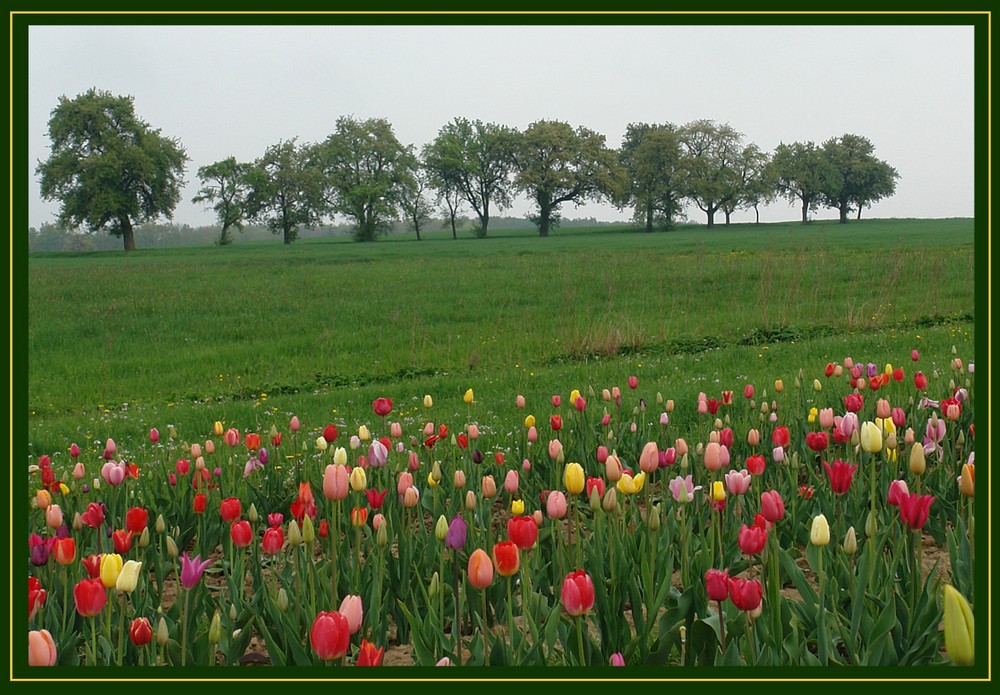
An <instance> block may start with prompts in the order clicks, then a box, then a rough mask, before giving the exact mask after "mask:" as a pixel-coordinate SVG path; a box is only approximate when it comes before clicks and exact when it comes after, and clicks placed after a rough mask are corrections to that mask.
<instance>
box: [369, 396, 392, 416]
mask: <svg viewBox="0 0 1000 695" xmlns="http://www.w3.org/2000/svg"><path fill="white" fill-rule="evenodd" d="M372 409H373V410H374V411H375V414H376V415H378V416H379V417H385V416H386V415H388V414H389V413H391V412H392V399H391V398H376V399H375V402H374V403H372Z"/></svg>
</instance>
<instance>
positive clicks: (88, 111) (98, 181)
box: [36, 89, 188, 251]
mask: <svg viewBox="0 0 1000 695" xmlns="http://www.w3.org/2000/svg"><path fill="white" fill-rule="evenodd" d="M49 138H50V140H51V141H52V154H51V156H50V157H49V158H48V159H47V160H46V161H45V162H39V164H38V167H37V169H36V173H37V174H39V175H40V177H41V194H42V197H43V198H44V199H46V200H58V201H60V204H61V207H60V211H59V222H60V223H61V224H65V225H70V226H74V227H78V226H86V228H87V229H89V230H90V231H98V230H102V229H106V230H107V231H108V232H109V233H110V234H112V235H114V236H118V237H121V238H122V240H123V243H124V246H125V250H126V251H130V250H133V249H134V248H135V232H134V229H133V227H134V225H136V224H139V223H142V222H148V221H151V220H154V219H156V218H157V217H159V216H161V215H163V216H166V217H167V218H170V217H171V216H172V215H173V211H174V208H176V207H177V204H178V203H179V202H180V197H181V187H182V186H183V185H184V180H183V179H184V169H185V165H186V163H187V161H188V157H187V153H186V152H185V151H184V148H183V147H181V145H180V143H179V142H178V141H177V140H175V139H173V138H168V137H165V136H163V135H161V134H160V131H159V130H157V129H153V128H152V127H150V125H149V124H148V123H146V122H145V121H143V120H142V119H140V118H138V117H137V116H136V114H135V108H134V103H133V98H132V97H131V96H115V95H113V94H111V93H110V92H107V91H98V90H96V89H90V90H89V91H87V92H85V93H84V94H81V95H79V96H77V97H76V98H75V99H67V98H66V97H65V96H63V97H60V98H59V103H58V105H57V106H56V107H55V109H53V110H52V113H51V117H50V118H49Z"/></svg>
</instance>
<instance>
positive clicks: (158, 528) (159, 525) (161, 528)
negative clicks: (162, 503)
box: [155, 514, 167, 533]
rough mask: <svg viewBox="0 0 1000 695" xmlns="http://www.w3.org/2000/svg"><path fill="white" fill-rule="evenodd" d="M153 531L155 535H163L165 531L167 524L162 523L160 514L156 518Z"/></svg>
mask: <svg viewBox="0 0 1000 695" xmlns="http://www.w3.org/2000/svg"><path fill="white" fill-rule="evenodd" d="M155 529H156V532H157V533H163V532H164V531H165V530H166V529H167V522H166V521H164V519H163V515H162V514H159V515H157V517H156V526H155Z"/></svg>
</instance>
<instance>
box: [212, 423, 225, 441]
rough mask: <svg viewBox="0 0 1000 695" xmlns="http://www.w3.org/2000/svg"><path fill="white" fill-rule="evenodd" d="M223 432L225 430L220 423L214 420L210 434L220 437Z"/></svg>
mask: <svg viewBox="0 0 1000 695" xmlns="http://www.w3.org/2000/svg"><path fill="white" fill-rule="evenodd" d="M223 432H225V430H224V429H222V423H221V422H219V421H218V420H216V421H215V425H214V426H213V427H212V434H214V435H215V436H216V437H221V436H222V434H223Z"/></svg>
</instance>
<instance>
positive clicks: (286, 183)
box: [245, 138, 321, 244]
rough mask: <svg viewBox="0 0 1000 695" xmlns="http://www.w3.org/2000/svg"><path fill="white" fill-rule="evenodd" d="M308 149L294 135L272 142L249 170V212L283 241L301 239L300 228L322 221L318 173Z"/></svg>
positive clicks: (247, 211) (247, 177)
mask: <svg viewBox="0 0 1000 695" xmlns="http://www.w3.org/2000/svg"><path fill="white" fill-rule="evenodd" d="M307 154H308V153H307V148H304V147H299V146H298V145H297V144H296V141H295V138H293V139H291V140H282V141H280V142H278V143H277V144H274V145H271V146H270V147H268V148H267V149H266V150H265V151H264V155H263V156H262V157H261V158H260V159H258V160H257V161H256V162H254V165H253V166H252V167H251V168H250V169H249V170H248V171H247V172H246V174H245V181H246V184H247V188H248V192H247V198H246V207H245V209H246V214H247V216H248V217H249V218H251V219H254V220H257V221H261V222H264V223H265V224H266V225H267V228H268V229H269V230H271V233H272V234H281V235H282V239H283V241H284V243H286V244H290V243H292V242H293V241H295V240H296V239H298V238H299V228H300V227H307V228H311V227H314V226H315V225H316V224H317V223H318V222H319V220H320V216H321V205H320V196H319V187H318V179H319V177H318V175H317V172H316V171H315V170H314V169H313V168H312V166H311V164H310V162H309V159H308V156H307Z"/></svg>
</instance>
